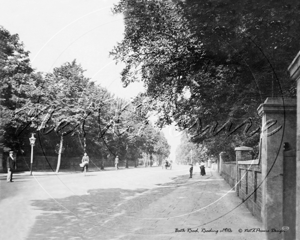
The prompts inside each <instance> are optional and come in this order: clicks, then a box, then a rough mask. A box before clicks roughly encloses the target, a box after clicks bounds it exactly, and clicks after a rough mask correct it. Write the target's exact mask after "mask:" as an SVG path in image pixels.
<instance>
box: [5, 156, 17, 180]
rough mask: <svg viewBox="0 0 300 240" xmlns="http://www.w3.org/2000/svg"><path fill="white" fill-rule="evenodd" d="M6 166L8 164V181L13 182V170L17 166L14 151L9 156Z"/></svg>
mask: <svg viewBox="0 0 300 240" xmlns="http://www.w3.org/2000/svg"><path fill="white" fill-rule="evenodd" d="M6 166H7V182H13V172H14V169H15V166H16V161H15V159H14V152H13V151H10V152H9V156H8V157H7V160H6Z"/></svg>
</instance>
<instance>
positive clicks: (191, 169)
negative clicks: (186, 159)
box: [190, 164, 193, 178]
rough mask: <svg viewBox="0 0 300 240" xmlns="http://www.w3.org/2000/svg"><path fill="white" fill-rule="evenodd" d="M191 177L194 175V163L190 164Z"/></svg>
mask: <svg viewBox="0 0 300 240" xmlns="http://www.w3.org/2000/svg"><path fill="white" fill-rule="evenodd" d="M190 166H191V167H190V178H192V177H193V164H190Z"/></svg>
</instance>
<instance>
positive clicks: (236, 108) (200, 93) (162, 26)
mask: <svg viewBox="0 0 300 240" xmlns="http://www.w3.org/2000/svg"><path fill="white" fill-rule="evenodd" d="M114 13H116V14H118V13H122V14H124V18H125V24H126V27H125V34H124V39H123V41H122V42H120V43H119V44H118V45H117V46H115V48H114V49H113V50H112V51H111V55H112V56H113V57H114V58H115V60H116V61H122V62H123V63H125V67H124V70H123V72H122V80H123V82H124V84H130V82H132V81H137V80H140V81H143V82H144V83H145V85H146V87H147V92H146V95H147V97H148V98H149V99H151V100H152V101H149V103H150V104H151V106H152V107H153V108H154V109H155V110H156V111H157V112H158V114H159V119H158V122H157V124H158V125H159V126H163V125H166V124H170V123H171V122H176V123H177V126H178V128H179V129H180V130H184V129H185V130H187V131H188V132H189V134H190V136H191V141H193V142H195V143H200V144H204V145H205V146H206V147H207V149H208V154H209V155H211V154H212V155H215V156H217V154H218V153H219V152H221V151H226V152H228V153H229V154H232V155H233V154H234V150H233V149H234V147H236V146H240V145H247V146H250V147H254V148H256V149H257V145H258V142H259V133H260V129H259V127H260V124H261V120H260V117H259V116H258V114H257V108H258V106H259V105H260V104H261V103H263V102H264V100H265V99H266V98H267V97H295V94H296V91H295V83H294V82H292V81H291V80H290V78H289V76H288V74H287V71H286V69H287V67H288V66H289V64H290V62H291V61H292V59H293V58H294V56H295V55H296V54H297V52H298V51H299V49H300V42H299V40H298V39H299V34H300V22H299V21H296V20H295V19H299V17H300V2H299V1H297V0H286V1H284V2H283V1H280V0H256V1H252V0H240V1H233V0H201V1H199V0H186V1H181V0H168V1H157V0H149V1H139V0H120V1H119V3H118V4H117V5H116V6H115V8H114Z"/></svg>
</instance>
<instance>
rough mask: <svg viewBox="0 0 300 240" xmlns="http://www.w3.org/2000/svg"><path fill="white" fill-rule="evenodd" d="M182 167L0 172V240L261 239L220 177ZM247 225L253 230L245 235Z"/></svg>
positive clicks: (258, 226) (209, 170) (255, 224)
mask: <svg viewBox="0 0 300 240" xmlns="http://www.w3.org/2000/svg"><path fill="white" fill-rule="evenodd" d="M206 173H207V174H206V176H200V173H199V170H198V169H196V168H194V175H193V178H189V166H176V165H174V167H173V169H172V170H166V169H162V168H160V167H152V168H150V167H149V168H141V167H139V168H131V169H120V170H114V169H113V168H111V169H107V170H106V171H93V170H92V171H90V172H88V173H87V174H86V175H85V176H84V174H83V173H80V172H72V173H71V172H62V173H59V174H54V173H49V172H34V173H33V176H30V175H29V172H24V173H19V174H16V175H15V179H14V182H13V183H7V182H6V180H5V176H6V175H5V174H0V189H1V193H0V214H1V220H0V236H1V239H13V240H18V239H36V240H37V239H39V240H40V239H104V240H105V239H109V240H112V239H120V240H121V239H124V240H128V239H132V240H134V239H136V240H143V239H145V240H146V239H151V240H153V239H155V240H156V239H162V240H164V239H178V240H181V239H225V240H235V239H243V240H244V239H246V240H247V239H249V240H250V239H251V240H253V239H260V240H263V239H265V235H264V233H263V232H261V231H260V230H259V229H262V226H261V222H259V221H258V220H257V219H256V218H255V217H254V216H253V215H252V214H251V213H250V211H249V210H248V209H247V208H246V207H245V205H244V204H243V203H242V201H241V200H240V199H239V198H238V197H237V196H236V194H235V192H234V190H233V189H231V188H230V186H229V185H228V184H227V183H226V182H225V181H224V180H223V179H222V178H221V177H220V176H219V174H218V173H217V172H216V170H215V168H214V169H213V168H207V169H206ZM246 229H250V231H252V230H251V229H254V231H256V232H249V230H248V232H246Z"/></svg>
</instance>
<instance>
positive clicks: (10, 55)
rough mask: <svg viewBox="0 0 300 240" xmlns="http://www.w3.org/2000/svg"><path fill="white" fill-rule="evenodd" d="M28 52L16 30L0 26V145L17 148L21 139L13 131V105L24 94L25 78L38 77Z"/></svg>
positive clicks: (16, 103) (18, 103)
mask: <svg viewBox="0 0 300 240" xmlns="http://www.w3.org/2000/svg"><path fill="white" fill-rule="evenodd" d="M28 55H29V52H28V51H26V50H25V49H24V46H23V43H22V42H21V41H20V39H19V36H18V34H10V33H9V31H7V30H6V29H5V28H4V27H2V26H0V79H1V85H0V101H1V104H0V115H1V121H0V131H1V132H0V145H1V152H2V151H3V147H6V148H10V149H14V150H15V151H18V150H20V147H21V142H20V138H19V136H18V134H16V132H15V131H16V124H15V122H14V121H13V119H14V112H15V109H17V108H18V107H20V106H21V105H22V104H23V101H24V99H25V98H26V97H27V94H26V92H24V91H22V86H25V85H28V84H29V83H28V82H27V80H28V79H30V78H31V76H32V77H36V78H38V76H36V75H35V73H33V69H32V68H31V65H30V61H29V57H28Z"/></svg>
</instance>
